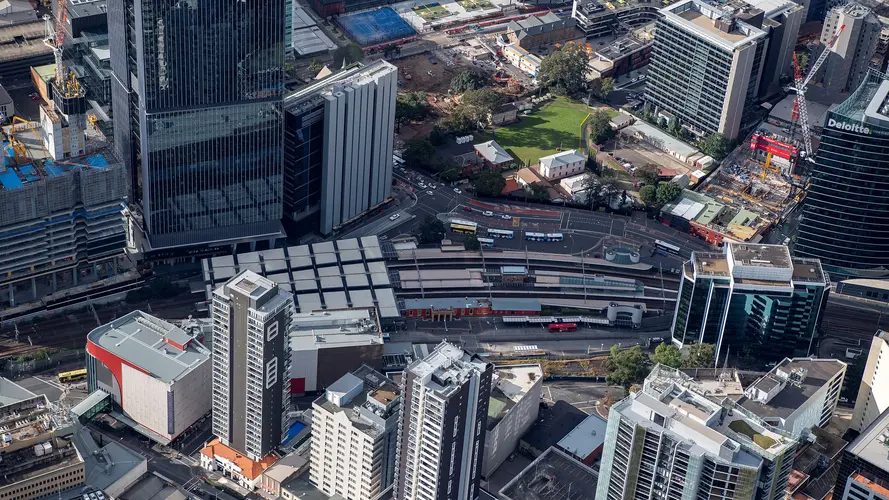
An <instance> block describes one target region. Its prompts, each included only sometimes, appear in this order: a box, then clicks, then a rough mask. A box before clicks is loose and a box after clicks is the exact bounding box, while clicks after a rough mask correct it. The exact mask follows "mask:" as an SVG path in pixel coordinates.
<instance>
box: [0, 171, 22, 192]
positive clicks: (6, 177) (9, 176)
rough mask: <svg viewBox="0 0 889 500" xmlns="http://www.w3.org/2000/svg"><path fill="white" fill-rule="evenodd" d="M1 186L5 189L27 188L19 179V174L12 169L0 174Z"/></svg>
mask: <svg viewBox="0 0 889 500" xmlns="http://www.w3.org/2000/svg"><path fill="white" fill-rule="evenodd" d="M0 184H3V187H4V188H6V189H18V188H20V187H25V185H24V184H22V181H21V179H19V176H18V174H17V173H15V171H14V170H11V169H10V170H7V171H6V172H3V173H2V174H0Z"/></svg>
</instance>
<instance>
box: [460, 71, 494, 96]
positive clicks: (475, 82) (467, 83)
mask: <svg viewBox="0 0 889 500" xmlns="http://www.w3.org/2000/svg"><path fill="white" fill-rule="evenodd" d="M489 81H490V78H488V77H487V75H484V74H482V73H480V72H478V71H475V70H471V69H464V70H463V71H461V72H459V73H457V75H456V76H454V78H451V89H452V90H453V91H454V92H456V93H457V94H462V93H463V92H466V91H467V90H478V89H480V88H483V87H485V86H486V85H488V82H489Z"/></svg>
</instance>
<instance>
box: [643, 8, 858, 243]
mask: <svg viewBox="0 0 889 500" xmlns="http://www.w3.org/2000/svg"><path fill="white" fill-rule="evenodd" d="M844 29H845V25H841V26H839V27H838V28H837V30H836V32H835V33H834V35H833V37H832V38H831V39H830V40H829V41H828V43H827V44H826V47H827V49H830V48H832V47H833V46H834V45H835V44H836V41H837V39H838V37H839V36H840V34H841V33H842V32H843V30H844ZM829 54H830V50H822V51H821V54H820V55H819V57H818V59H817V60H816V61H815V62H814V63H813V64H812V65H811V67H809V68H803V67H801V64H800V61H801V60H802V59H804V58H800V57H798V56H797V54H796V53H794V56H793V66H794V82H793V85H791V86H789V87H788V90H790V91H791V92H792V94H795V96H794V100H793V107H792V109H791V111H790V116H789V127H787V128H784V129H779V130H776V127H774V126H771V124H770V123H769V120H765V121H764V122H763V123H762V124H761V125H760V128H758V129H757V130H756V131H755V132H753V134H751V135H750V137H749V141H745V142H742V143H741V144H740V145H739V146H738V147H737V148H736V149H735V150H734V151H733V152H732V153H731V154H730V155H729V156H728V158H726V159H725V160H724V161H723V162H722V165H721V166H720V167H719V168H718V169H717V170H716V171H715V172H713V174H712V175H710V176H709V177H708V178H707V179H706V180H705V181H704V182H703V183H702V184H701V185H700V186H699V187H697V188H696V191H685V192H683V195H682V196H681V197H680V199H678V200H677V201H675V202H674V203H670V204H668V205H666V206H664V208H663V210H662V211H661V220H662V222H664V223H665V224H669V225H670V226H672V227H675V228H677V229H680V230H683V231H686V232H688V233H691V234H694V235H696V236H699V237H700V238H702V239H704V240H706V241H708V242H709V243H711V244H714V245H717V244H721V243H723V241H733V242H751V243H757V242H759V241H761V240H762V239H763V238H764V237H765V236H766V235H767V234H768V231H769V230H770V229H771V228H772V227H773V226H774V225H775V224H779V223H781V222H782V221H784V220H785V218H786V217H787V216H788V215H789V214H790V213H791V212H793V211H794V210H795V209H796V208H797V207H798V206H799V204H800V202H801V201H802V200H803V198H804V197H805V191H806V189H807V188H808V185H809V172H810V167H811V165H810V163H809V162H810V159H811V158H813V155H814V149H813V145H812V142H813V130H812V124H813V123H814V124H818V123H821V122H823V119H822V118H821V115H822V114H826V108H825V111H824V113H819V116H816V117H814V119H811V120H810V117H809V110H808V106H809V105H808V102H807V100H806V90H807V88H808V86H809V84H810V83H811V82H812V80H813V78H814V77H815V75H816V74H817V73H818V70H819V69H820V68H821V66H822V64H824V61H825V60H826V58H827V57H828V55H829ZM804 71H807V74H804Z"/></svg>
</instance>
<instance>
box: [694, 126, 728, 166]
mask: <svg viewBox="0 0 889 500" xmlns="http://www.w3.org/2000/svg"><path fill="white" fill-rule="evenodd" d="M698 147H699V148H701V151H703V153H704V154H705V155H709V156H712V157H713V159H715V160H716V161H721V160H722V159H723V158H725V157H726V156H728V153H729V143H728V139H726V138H725V136H724V135H722V134H720V133H719V132H716V133H714V134H710V135H708V136H707V137H706V138H704V140H703V141H701V142H700V144H698Z"/></svg>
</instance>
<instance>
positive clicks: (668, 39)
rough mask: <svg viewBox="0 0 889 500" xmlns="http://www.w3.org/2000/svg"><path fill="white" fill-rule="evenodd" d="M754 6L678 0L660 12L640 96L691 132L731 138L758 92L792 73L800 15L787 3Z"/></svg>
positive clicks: (794, 7) (749, 3) (770, 90)
mask: <svg viewBox="0 0 889 500" xmlns="http://www.w3.org/2000/svg"><path fill="white" fill-rule="evenodd" d="M758 3H759V2H755V1H754V2H740V1H732V2H726V3H721V4H718V5H717V4H710V3H707V2H704V1H702V0H682V1H680V2H677V3H674V4H673V5H669V6H667V7H664V8H663V9H661V10H660V13H661V17H660V19H658V21H657V30H656V32H655V37H654V47H653V49H652V53H651V64H650V66H649V69H648V79H647V84H646V88H645V97H646V100H647V101H648V102H649V103H650V104H651V105H653V106H655V107H656V108H657V109H658V110H663V111H669V112H670V113H672V114H673V115H675V116H676V117H678V118H679V120H680V121H681V122H682V124H683V125H685V126H687V127H690V128H692V129H693V130H696V131H699V132H702V133H706V134H710V133H714V132H720V133H722V134H725V136H726V137H728V138H729V139H735V138H737V137H738V134H739V133H740V130H741V127H742V123H743V121H744V119H745V115H746V114H747V113H748V112H749V111H750V110H751V109H753V107H754V105H755V104H756V102H755V101H756V97H757V95H758V94H759V93H760V90H761V89H762V93H768V92H772V91H775V90H776V89H777V88H778V82H779V79H780V78H781V77H782V76H783V75H785V74H786V75H787V76H789V75H791V74H792V72H791V71H792V68H791V63H792V56H793V47H794V44H795V43H796V37H797V33H798V32H799V24H800V20H801V18H802V11H801V8H800V7H799V6H798V5H796V4H795V3H793V2H777V3H766V2H762V3H763V6H762V7H763V8H759V7H758V5H757V4H758ZM764 9H767V10H764Z"/></svg>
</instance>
